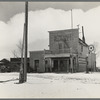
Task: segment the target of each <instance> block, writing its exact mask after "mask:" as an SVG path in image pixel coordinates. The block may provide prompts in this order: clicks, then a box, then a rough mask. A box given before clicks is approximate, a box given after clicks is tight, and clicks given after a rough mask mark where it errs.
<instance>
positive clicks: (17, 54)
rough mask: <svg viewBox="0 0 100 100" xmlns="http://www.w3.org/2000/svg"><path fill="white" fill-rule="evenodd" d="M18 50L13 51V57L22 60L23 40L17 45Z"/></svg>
mask: <svg viewBox="0 0 100 100" xmlns="http://www.w3.org/2000/svg"><path fill="white" fill-rule="evenodd" d="M16 47H17V49H16V50H13V51H12V53H13V56H14V58H21V53H22V40H21V39H20V40H19V42H18V44H16Z"/></svg>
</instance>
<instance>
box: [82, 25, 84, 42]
mask: <svg viewBox="0 0 100 100" xmlns="http://www.w3.org/2000/svg"><path fill="white" fill-rule="evenodd" d="M82 35H83V37H82V40H83V42H84V43H85V37H84V28H83V26H82Z"/></svg>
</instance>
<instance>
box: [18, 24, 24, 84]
mask: <svg viewBox="0 0 100 100" xmlns="http://www.w3.org/2000/svg"><path fill="white" fill-rule="evenodd" d="M24 42H25V23H24V30H23V42H22V49H21V65H20V75H19V83H23V82H24V59H23V53H24Z"/></svg>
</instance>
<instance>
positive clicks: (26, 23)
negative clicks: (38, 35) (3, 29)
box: [24, 1, 28, 82]
mask: <svg viewBox="0 0 100 100" xmlns="http://www.w3.org/2000/svg"><path fill="white" fill-rule="evenodd" d="M27 45H28V1H26V2H25V56H24V57H25V58H24V82H26V81H27V51H28V46H27Z"/></svg>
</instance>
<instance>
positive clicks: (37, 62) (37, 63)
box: [35, 60, 39, 71]
mask: <svg viewBox="0 0 100 100" xmlns="http://www.w3.org/2000/svg"><path fill="white" fill-rule="evenodd" d="M38 68H39V60H35V71H37V69H38Z"/></svg>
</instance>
